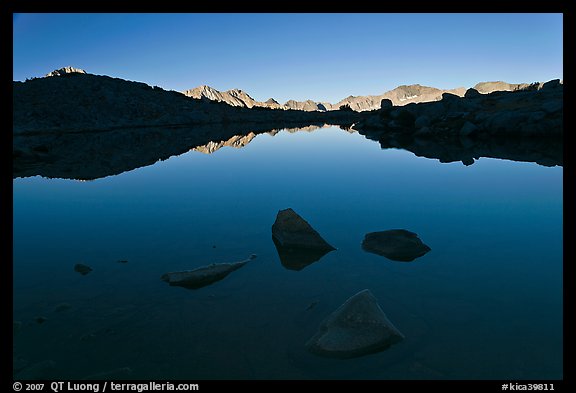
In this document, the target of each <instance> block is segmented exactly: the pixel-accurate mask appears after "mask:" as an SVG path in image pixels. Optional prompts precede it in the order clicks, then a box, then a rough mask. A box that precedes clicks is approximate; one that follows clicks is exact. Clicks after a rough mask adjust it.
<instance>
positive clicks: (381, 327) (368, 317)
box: [306, 289, 404, 358]
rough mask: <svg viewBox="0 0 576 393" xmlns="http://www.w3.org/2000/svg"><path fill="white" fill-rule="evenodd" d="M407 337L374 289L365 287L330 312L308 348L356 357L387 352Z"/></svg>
mask: <svg viewBox="0 0 576 393" xmlns="http://www.w3.org/2000/svg"><path fill="white" fill-rule="evenodd" d="M403 339H404V335H403V334H402V333H400V331H398V329H397V328H396V327H395V326H394V325H393V324H392V322H390V321H389V320H388V318H387V317H386V314H384V312H383V311H382V309H381V308H380V306H379V304H378V301H377V300H376V298H375V297H374V295H373V294H372V292H370V290H368V289H365V290H363V291H361V292H359V293H357V294H356V295H354V296H352V297H351V298H349V299H348V300H346V302H345V303H344V304H343V305H341V306H340V307H339V308H338V309H337V310H336V311H334V312H333V313H332V314H330V315H329V316H328V317H327V318H326V319H325V320H324V321H323V322H322V324H321V325H320V329H319V331H318V333H316V335H314V337H312V338H311V339H310V340H309V341H308V342H307V343H306V347H307V348H308V350H309V351H310V352H312V353H314V354H316V355H320V356H326V357H335V358H353V357H358V356H363V355H367V354H370V353H374V352H380V351H383V350H385V349H387V348H389V347H390V346H391V345H393V344H395V343H398V342H400V341H402V340H403Z"/></svg>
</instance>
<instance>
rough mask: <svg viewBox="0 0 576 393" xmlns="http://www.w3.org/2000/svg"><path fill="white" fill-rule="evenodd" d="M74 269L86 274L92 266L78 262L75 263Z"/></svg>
mask: <svg viewBox="0 0 576 393" xmlns="http://www.w3.org/2000/svg"><path fill="white" fill-rule="evenodd" d="M74 271H75V272H77V273H80V274H81V275H83V276H85V275H87V274H88V273H90V272H91V271H92V268H91V267H90V266H88V265H84V264H83V263H77V264H76V265H74Z"/></svg>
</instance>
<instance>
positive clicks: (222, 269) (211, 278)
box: [161, 255, 256, 289]
mask: <svg viewBox="0 0 576 393" xmlns="http://www.w3.org/2000/svg"><path fill="white" fill-rule="evenodd" d="M255 257H256V256H255V255H251V256H250V258H248V259H246V260H244V261H240V262H233V263H213V264H211V265H208V266H202V267H199V268H198V269H194V270H185V271H181V272H170V273H165V274H163V275H162V277H161V279H162V280H163V281H166V282H167V283H168V284H170V285H173V286H178V287H184V288H188V289H198V288H202V287H205V286H206V285H210V284H212V283H214V282H216V281H220V280H222V279H223V278H224V277H226V276H227V275H228V274H230V273H232V272H233V271H234V270H238V269H240V268H241V267H242V266H244V265H245V264H247V263H248V262H249V261H251V260H252V259H254V258H255Z"/></svg>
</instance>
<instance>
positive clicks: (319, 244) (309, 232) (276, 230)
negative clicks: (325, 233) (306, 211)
mask: <svg viewBox="0 0 576 393" xmlns="http://www.w3.org/2000/svg"><path fill="white" fill-rule="evenodd" d="M272 236H273V237H274V239H276V240H277V241H278V244H279V245H280V246H282V247H297V248H307V249H314V250H326V251H332V250H335V249H336V248H334V247H332V246H331V245H330V244H328V242H326V240H324V239H323V238H322V236H320V234H319V233H318V232H316V230H315V229H314V228H312V226H311V225H310V224H308V222H307V221H306V220H304V219H303V218H302V217H300V216H299V215H298V214H297V213H296V212H295V211H294V210H292V209H291V208H288V209H284V210H280V211H279V212H278V214H277V215H276V221H274V224H273V225H272Z"/></svg>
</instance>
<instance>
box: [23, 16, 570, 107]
mask: <svg viewBox="0 0 576 393" xmlns="http://www.w3.org/2000/svg"><path fill="white" fill-rule="evenodd" d="M13 24H14V25H13V32H14V38H13V43H14V52H13V66H14V72H13V79H14V80H25V79H26V78H28V77H38V76H43V75H45V74H46V73H48V72H50V71H52V70H54V69H57V68H60V67H63V66H67V65H71V66H74V67H78V68H82V69H84V70H86V71H87V72H89V73H92V74H98V75H109V76H113V77H118V78H123V79H127V80H134V81H139V82H145V83H147V84H149V85H157V86H161V87H163V88H164V89H167V90H177V91H182V90H186V89H190V88H193V87H196V86H199V85H203V84H205V85H209V86H212V87H214V88H216V89H218V90H228V89H233V88H240V89H242V90H244V91H246V92H247V93H248V94H250V95H251V96H252V97H253V98H255V99H257V100H261V101H264V100H266V99H268V98H270V97H274V98H275V99H277V100H278V101H279V102H281V103H284V102H285V101H286V100H288V99H296V100H305V99H312V100H314V101H329V102H332V103H335V102H337V101H339V100H340V99H342V98H345V97H347V96H349V95H368V94H381V93H383V92H385V91H388V90H391V89H393V88H395V87H396V86H399V85H402V84H413V83H419V84H421V85H426V86H433V87H438V88H455V87H459V86H464V87H471V86H473V85H475V84H476V83H478V82H482V81H496V80H503V81H506V82H510V83H520V82H535V81H548V80H550V79H555V78H560V79H562V78H563V64H562V63H563V37H562V30H563V15H562V14H528V13H526V14H16V15H14V17H13Z"/></svg>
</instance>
